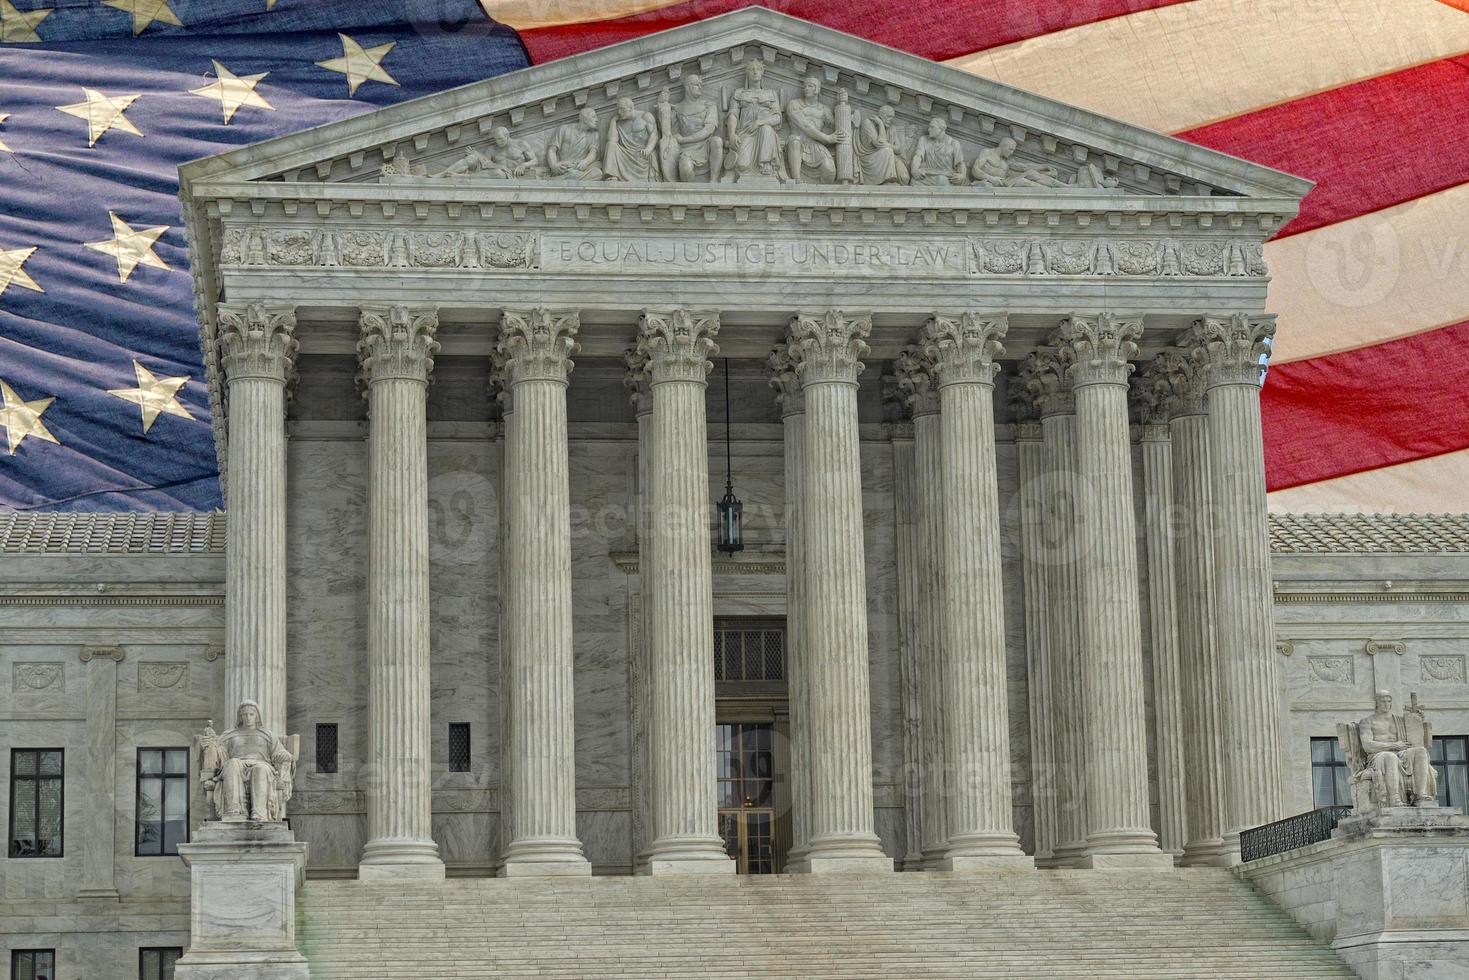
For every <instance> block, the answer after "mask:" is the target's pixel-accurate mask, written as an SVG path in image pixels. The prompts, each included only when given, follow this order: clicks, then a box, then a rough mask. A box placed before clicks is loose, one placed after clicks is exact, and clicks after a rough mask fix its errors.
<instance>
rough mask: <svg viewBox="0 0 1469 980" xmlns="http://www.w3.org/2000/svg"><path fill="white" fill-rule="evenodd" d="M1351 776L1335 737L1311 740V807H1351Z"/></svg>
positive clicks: (1339, 744)
mask: <svg viewBox="0 0 1469 980" xmlns="http://www.w3.org/2000/svg"><path fill="white" fill-rule="evenodd" d="M1351 776H1352V774H1351V773H1350V772H1349V771H1348V769H1347V759H1346V756H1344V755H1342V751H1341V743H1340V742H1338V741H1337V740H1336V736H1335V735H1332V736H1330V737H1327V738H1313V739H1311V798H1312V805H1313V806H1316V807H1323V806H1351V805H1352V788H1351V785H1350V783H1349V780H1350V779H1351Z"/></svg>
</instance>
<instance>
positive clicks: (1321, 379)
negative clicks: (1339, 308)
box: [1261, 320, 1469, 490]
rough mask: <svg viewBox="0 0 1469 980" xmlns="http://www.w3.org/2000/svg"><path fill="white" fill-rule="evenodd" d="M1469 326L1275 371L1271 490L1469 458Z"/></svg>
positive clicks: (1268, 424) (1266, 417)
mask: <svg viewBox="0 0 1469 980" xmlns="http://www.w3.org/2000/svg"><path fill="white" fill-rule="evenodd" d="M1466 351H1469V320H1466V321H1464V322H1463V323H1456V324H1454V325H1452V326H1447V327H1442V328H1440V329H1438V330H1432V331H1429V332H1427V333H1421V334H1415V335H1414V336H1412V337H1404V338H1402V339H1401V340H1391V341H1387V342H1386V343H1381V344H1374V345H1373V346H1371V347H1364V348H1360V349H1358V350H1351V351H1344V352H1342V353H1340V354H1329V355H1327V356H1325V357H1316V358H1311V359H1310V360H1306V361H1295V362H1292V363H1290V364H1282V365H1278V366H1275V367H1272V368H1271V369H1270V370H1269V372H1268V373H1267V375H1266V378H1265V390H1264V392H1263V394H1262V401H1261V415H1262V421H1263V425H1264V429H1265V469H1266V472H1267V473H1268V475H1269V489H1271V490H1282V489H1285V488H1286V487H1293V486H1297V485H1299V484H1303V483H1311V482H1313V481H1316V480H1326V479H1330V478H1332V477H1338V476H1344V475H1346V474H1349V473H1359V472H1362V471H1364V470H1371V469H1377V468H1379V467H1383V466H1392V465H1394V464H1396V463H1403V462H1407V461H1410V460H1415V459H1423V458H1426V457H1429V456H1437V455H1439V454H1441V453H1448V452H1454V451H1455V450H1460V449H1465V448H1469V357H1466V356H1465V352H1466Z"/></svg>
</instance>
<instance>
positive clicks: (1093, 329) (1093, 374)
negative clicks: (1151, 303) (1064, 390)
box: [1051, 313, 1143, 387]
mask: <svg viewBox="0 0 1469 980" xmlns="http://www.w3.org/2000/svg"><path fill="white" fill-rule="evenodd" d="M1142 335H1143V318H1142V317H1140V316H1116V315H1114V314H1112V313H1098V314H1095V315H1085V316H1084V315H1081V314H1076V313H1073V314H1072V315H1071V316H1069V317H1067V318H1066V319H1064V320H1062V321H1061V324H1060V326H1058V327H1057V328H1056V332H1055V333H1054V334H1052V337H1051V343H1052V344H1054V345H1056V346H1058V347H1060V346H1065V347H1068V348H1070V350H1071V354H1072V357H1073V358H1074V360H1073V361H1072V364H1071V366H1070V375H1071V384H1072V387H1081V386H1083V385H1093V384H1111V385H1122V384H1127V376H1128V375H1129V374H1131V373H1132V365H1131V364H1129V363H1128V359H1129V358H1132V357H1136V356H1137V339H1138V338H1139V337H1141V336H1142Z"/></svg>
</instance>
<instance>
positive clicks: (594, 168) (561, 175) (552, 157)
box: [546, 108, 602, 180]
mask: <svg viewBox="0 0 1469 980" xmlns="http://www.w3.org/2000/svg"><path fill="white" fill-rule="evenodd" d="M601 157H602V148H601V139H600V137H599V134H598V133H597V113H596V110H594V109H590V108H588V109H583V110H582V111H581V112H580V113H579V114H578V115H577V118H576V122H571V123H567V124H566V125H564V126H562V127H561V128H559V129H557V130H556V135H554V136H552V137H551V142H550V145H548V146H547V147H546V164H547V165H548V167H549V168H550V171H551V176H552V177H555V178H558V179H560V180H601V179H602V167H601V165H600V161H601Z"/></svg>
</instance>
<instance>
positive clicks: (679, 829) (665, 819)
mask: <svg viewBox="0 0 1469 980" xmlns="http://www.w3.org/2000/svg"><path fill="white" fill-rule="evenodd" d="M718 332H719V316H718V314H715V313H702V312H690V311H688V310H669V311H647V312H645V313H644V314H643V318H642V321H641V323H640V325H639V329H638V350H639V351H640V352H641V353H642V354H643V355H644V356H645V357H646V358H647V359H648V372H649V375H650V377H651V381H650V384H651V388H652V392H653V419H652V427H653V428H652V439H651V443H652V457H653V459H654V460H655V461H656V465H655V466H654V468H653V478H652V481H651V484H650V486H651V489H652V508H653V512H652V514H651V516H650V521H651V527H650V530H651V532H652V533H651V541H652V546H653V547H652V555H651V558H652V562H651V565H652V568H651V570H650V574H649V575H648V577H647V579H646V580H645V585H644V587H645V588H647V589H651V590H652V593H653V597H652V598H653V601H652V606H651V607H650V613H651V615H650V616H649V620H648V622H647V623H645V624H644V628H645V629H647V630H648V640H649V643H650V648H649V653H650V658H651V661H652V679H653V683H652V695H653V698H652V730H653V732H654V733H655V739H654V741H653V750H652V763H653V766H652V768H653V786H654V789H655V793H654V799H653V834H654V837H653V845H652V848H651V850H650V852H649V855H648V863H647V867H646V868H645V869H644V870H645V871H646V872H647V873H649V874H655V875H656V874H732V873H734V870H735V867H734V862H733V861H731V860H730V859H729V856H728V855H727V854H726V853H725V850H724V842H723V841H722V840H721V839H720V837H719V833H718V827H717V826H716V823H715V814H716V811H717V805H716V792H715V788H716V787H715V775H714V761H715V759H714V743H713V735H714V586H713V569H712V567H711V566H712V562H711V552H712V541H711V538H710V527H709V505H710V498H709V444H708V439H709V436H708V431H707V421H706V417H705V409H704V398H705V395H706V393H707V389H708V385H709V382H708V374H709V370H710V369H711V368H712V367H713V364H712V363H711V362H710V360H709V358H710V357H711V356H713V355H714V354H716V353H718V350H719V349H718V348H717V347H716V346H715V344H714V337H715V336H716V335H717V334H718Z"/></svg>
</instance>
